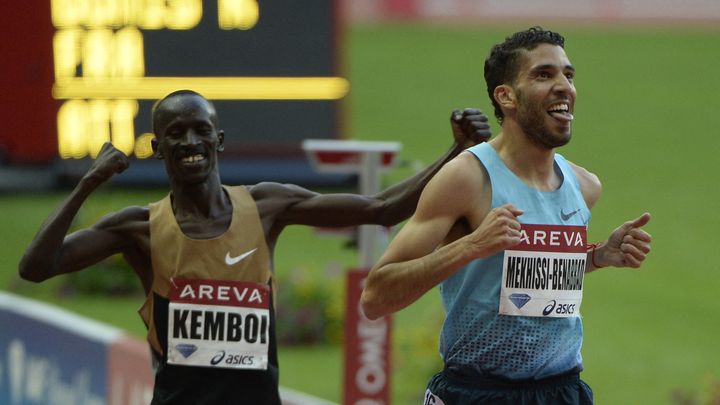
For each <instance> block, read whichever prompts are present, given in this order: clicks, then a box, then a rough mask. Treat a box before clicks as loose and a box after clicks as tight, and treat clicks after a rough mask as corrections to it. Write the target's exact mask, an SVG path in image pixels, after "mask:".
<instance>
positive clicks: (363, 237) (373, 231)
mask: <svg viewBox="0 0 720 405" xmlns="http://www.w3.org/2000/svg"><path fill="white" fill-rule="evenodd" d="M361 156H362V157H361V164H360V173H359V179H358V181H359V183H360V194H363V195H373V194H376V193H378V192H379V191H380V157H381V156H380V152H365V153H363V154H362V155H361ZM379 231H380V230H379V227H378V226H377V225H361V226H360V238H359V241H358V247H359V250H360V266H361V267H362V268H365V269H368V270H370V268H371V267H372V266H373V264H375V261H377V259H378V258H379V257H378V252H377V251H378V243H379Z"/></svg>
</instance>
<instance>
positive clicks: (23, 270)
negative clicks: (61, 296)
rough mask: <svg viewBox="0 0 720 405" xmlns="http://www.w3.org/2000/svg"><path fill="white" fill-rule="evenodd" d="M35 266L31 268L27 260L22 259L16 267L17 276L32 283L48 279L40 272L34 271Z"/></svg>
mask: <svg viewBox="0 0 720 405" xmlns="http://www.w3.org/2000/svg"><path fill="white" fill-rule="evenodd" d="M36 269H37V266H33V265H32V264H31V263H27V260H26V259H25V258H23V259H22V260H20V264H19V265H18V274H19V275H20V278H22V279H23V280H25V281H31V282H33V283H40V282H42V281H45V280H47V279H48V277H45V276H44V274H43V273H42V272H39V271H37V270H36Z"/></svg>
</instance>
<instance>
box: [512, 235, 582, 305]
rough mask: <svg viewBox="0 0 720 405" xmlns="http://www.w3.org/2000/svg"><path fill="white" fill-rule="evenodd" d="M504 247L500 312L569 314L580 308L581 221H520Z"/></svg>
mask: <svg viewBox="0 0 720 405" xmlns="http://www.w3.org/2000/svg"><path fill="white" fill-rule="evenodd" d="M521 227H522V229H521V241H520V243H519V244H517V245H515V246H513V247H512V248H510V249H508V250H506V251H505V257H504V259H503V275H502V281H501V289H500V314H502V315H513V316H538V317H556V318H557V317H574V316H578V315H579V312H580V304H581V302H582V292H583V277H584V275H585V261H586V259H587V249H586V245H587V243H586V242H587V229H586V227H585V226H567V225H532V224H521Z"/></svg>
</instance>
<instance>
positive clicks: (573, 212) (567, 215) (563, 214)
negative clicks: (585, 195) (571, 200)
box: [560, 208, 580, 221]
mask: <svg viewBox="0 0 720 405" xmlns="http://www.w3.org/2000/svg"><path fill="white" fill-rule="evenodd" d="M578 212H580V208H578V209H576V210H575V211H572V212H569V213H567V214H566V213H565V212H564V211H563V210H562V208H561V209H560V218H562V220H563V221H567V220H568V219H570V218H572V217H573V215H575V214H577V213H578Z"/></svg>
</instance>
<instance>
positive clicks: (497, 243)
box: [470, 204, 523, 257]
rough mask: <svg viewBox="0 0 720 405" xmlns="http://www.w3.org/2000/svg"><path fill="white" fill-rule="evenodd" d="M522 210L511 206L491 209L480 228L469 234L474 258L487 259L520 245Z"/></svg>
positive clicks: (506, 205)
mask: <svg viewBox="0 0 720 405" xmlns="http://www.w3.org/2000/svg"><path fill="white" fill-rule="evenodd" d="M522 214H523V210H521V209H518V208H515V207H514V206H513V205H512V204H505V205H503V206H502V207H498V208H493V209H492V210H490V212H488V214H487V215H486V216H485V219H483V221H482V223H481V224H480V226H479V227H478V228H477V229H475V231H473V233H471V234H470V238H471V243H472V245H473V248H474V249H476V257H489V256H492V255H494V254H495V253H498V252H500V251H502V250H505V249H507V248H509V247H512V246H515V245H517V244H518V243H520V222H518V220H517V217H519V216H520V215H522Z"/></svg>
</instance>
